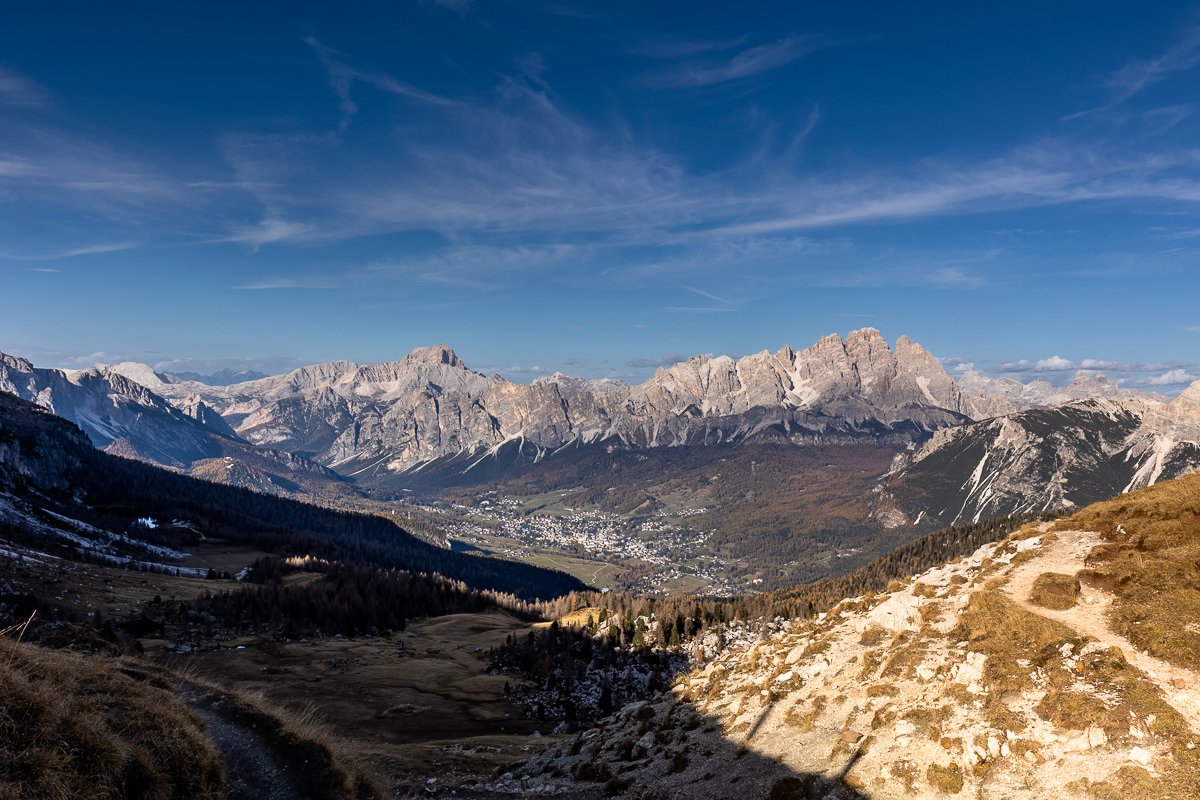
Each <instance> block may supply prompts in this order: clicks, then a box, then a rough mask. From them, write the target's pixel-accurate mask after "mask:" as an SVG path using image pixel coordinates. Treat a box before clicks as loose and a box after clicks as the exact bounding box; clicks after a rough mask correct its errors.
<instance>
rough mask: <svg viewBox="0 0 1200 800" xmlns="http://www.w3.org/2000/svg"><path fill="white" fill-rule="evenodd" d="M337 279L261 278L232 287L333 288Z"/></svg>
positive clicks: (244, 288)
mask: <svg viewBox="0 0 1200 800" xmlns="http://www.w3.org/2000/svg"><path fill="white" fill-rule="evenodd" d="M337 287H338V281H337V280H335V279H332V278H329V277H320V278H287V277H279V278H263V279H261V280H255V281H248V282H247V283H242V284H238V285H237V286H234V287H233V288H234V289H239V290H242V291H271V290H275V289H335V288H337Z"/></svg>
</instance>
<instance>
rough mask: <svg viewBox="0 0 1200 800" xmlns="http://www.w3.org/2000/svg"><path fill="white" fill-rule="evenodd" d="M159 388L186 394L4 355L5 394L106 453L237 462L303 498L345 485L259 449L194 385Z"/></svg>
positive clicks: (0, 359) (121, 376)
mask: <svg viewBox="0 0 1200 800" xmlns="http://www.w3.org/2000/svg"><path fill="white" fill-rule="evenodd" d="M118 367H120V368H122V369H124V370H125V371H126V372H128V373H130V375H133V376H136V377H139V378H141V379H143V380H146V381H147V382H151V381H152V380H154V379H155V377H154V376H155V373H153V371H151V370H149V369H148V368H146V369H139V367H144V365H137V364H122V365H118ZM156 385H157V386H158V388H160V389H161V388H162V387H164V386H168V385H169V386H175V387H185V388H184V389H183V390H181V391H182V392H183V393H181V394H179V395H178V396H177V398H176V399H175V400H174V402H173V403H172V402H168V401H167V400H166V399H164V398H163V397H162V396H160V395H158V394H156V393H155V392H154V391H152V390H151V389H149V388H147V387H146V386H145V385H143V384H142V383H139V382H138V381H137V380H136V379H135V378H134V377H130V376H128V375H126V374H125V373H123V372H119V371H116V368H111V369H110V368H100V367H97V368H92V369H86V370H78V371H64V370H56V369H39V368H37V367H34V366H33V364H31V363H30V362H29V361H27V360H25V359H22V358H16V357H13V356H8V355H4V354H2V353H0V392H7V393H8V394H11V395H15V396H16V397H19V398H21V399H22V400H27V401H29V402H32V403H36V404H37V405H39V406H41V407H43V408H45V409H47V410H48V411H51V412H53V413H54V414H56V415H58V416H60V417H63V418H65V419H68V420H70V421H72V422H74V423H75V424H76V425H78V426H79V427H80V428H81V429H82V430H83V432H84V433H85V434H86V435H87V437H88V439H89V440H90V441H91V443H92V444H93V445H94V446H96V447H97V448H100V449H102V450H106V451H108V452H110V453H114V454H117V455H122V456H125V457H128V458H136V459H139V460H142V461H149V462H152V463H155V464H159V465H162V466H166V467H171V468H174V469H178V470H182V471H190V470H193V469H194V468H195V467H196V466H197V465H198V464H202V463H206V462H208V461H209V460H211V459H236V460H238V461H240V462H243V463H244V464H246V465H247V466H248V467H250V468H251V469H253V470H257V471H260V472H262V473H265V475H266V476H268V477H272V478H276V479H278V480H277V481H276V483H277V485H279V486H289V487H293V489H294V493H297V494H305V493H308V491H310V490H312V489H316V488H323V487H325V486H327V485H334V484H341V483H342V481H341V479H340V478H339V477H338V476H337V475H336V474H335V473H333V472H332V471H330V470H328V469H326V468H325V467H322V466H320V465H319V464H316V463H315V462H313V461H311V460H309V459H307V458H305V457H303V456H301V455H297V454H293V453H290V452H286V451H281V450H276V449H270V448H264V447H257V446H255V445H252V444H250V443H249V442H247V441H245V440H244V439H242V438H240V437H239V436H238V435H237V434H236V433H234V431H233V429H232V428H231V427H230V426H229V424H228V423H227V422H226V421H225V420H224V419H223V418H222V417H221V416H220V415H219V414H218V413H217V412H216V411H214V410H213V409H212V408H211V407H210V406H209V405H208V404H206V403H205V402H204V401H203V400H202V399H201V398H200V396H199V395H198V394H196V393H195V392H187V391H186V386H187V384H183V383H174V384H167V383H164V382H162V381H159V382H158V383H157V384H156Z"/></svg>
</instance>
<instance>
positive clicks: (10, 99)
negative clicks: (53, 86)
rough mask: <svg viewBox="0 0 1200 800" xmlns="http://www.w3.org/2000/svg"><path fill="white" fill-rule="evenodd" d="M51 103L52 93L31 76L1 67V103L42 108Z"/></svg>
mask: <svg viewBox="0 0 1200 800" xmlns="http://www.w3.org/2000/svg"><path fill="white" fill-rule="evenodd" d="M49 103H50V95H49V93H48V92H47V91H46V90H45V89H43V88H42V87H41V86H39V85H38V84H36V83H35V82H33V81H31V80H30V79H29V78H25V77H23V76H21V75H18V74H16V73H15V72H11V71H9V70H6V69H3V68H0V105H12V106H25V107H27V108H41V107H43V106H46V105H49Z"/></svg>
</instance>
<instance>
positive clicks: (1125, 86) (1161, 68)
mask: <svg viewBox="0 0 1200 800" xmlns="http://www.w3.org/2000/svg"><path fill="white" fill-rule="evenodd" d="M1198 64H1200V27H1192V28H1189V29H1187V30H1186V31H1184V33H1183V35H1182V36H1181V37H1180V38H1179V40H1178V41H1176V42H1175V43H1174V44H1173V45H1171V46H1170V47H1168V48H1167V49H1166V50H1164V51H1163V52H1161V53H1159V54H1158V55H1156V56H1151V57H1149V58H1134V59H1130V60H1129V61H1127V62H1125V63H1124V64H1123V65H1121V66H1120V67H1118V68H1117V69H1115V70H1113V71H1112V72H1110V73H1109V74H1108V75H1106V76H1105V77H1104V78H1103V80H1102V81H1101V82H1100V85H1101V87H1102V88H1103V89H1104V90H1105V91H1106V92H1107V93H1108V100H1107V101H1106V102H1104V103H1103V104H1101V105H1099V106H1095V107H1093V108H1088V109H1085V110H1083V111H1076V112H1074V113H1071V114H1067V115H1065V116H1064V117H1063V119H1066V120H1072V119H1078V118H1080V117H1086V116H1089V115H1092V114H1097V113H1101V112H1107V111H1110V110H1112V109H1115V108H1116V107H1117V106H1120V105H1122V104H1123V103H1125V102H1127V101H1129V100H1132V99H1133V98H1134V97H1136V96H1137V95H1139V94H1141V93H1142V92H1144V91H1145V90H1146V89H1149V88H1150V87H1151V86H1154V85H1155V84H1157V83H1161V82H1162V81H1164V80H1166V79H1167V78H1169V77H1171V76H1172V75H1175V74H1177V73H1180V72H1186V71H1188V70H1190V69H1192V68H1194V67H1195V66H1196V65H1198ZM1177 112H1178V109H1176V113H1177ZM1185 116H1186V115H1185ZM1172 124H1174V123H1172Z"/></svg>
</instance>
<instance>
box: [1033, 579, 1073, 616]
mask: <svg viewBox="0 0 1200 800" xmlns="http://www.w3.org/2000/svg"><path fill="white" fill-rule="evenodd" d="M1079 590H1080V585H1079V579H1078V578H1076V577H1075V576H1074V575H1064V574H1062V573H1061V572H1043V573H1042V574H1041V575H1038V576H1037V579H1035V580H1034V582H1033V588H1032V589H1031V590H1030V591H1029V602H1031V603H1033V604H1034V605H1035V606H1041V607H1042V608H1050V609H1054V610H1056V611H1065V610H1067V609H1068V608H1074V607H1075V603H1076V602H1077V601H1078V600H1079Z"/></svg>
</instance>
